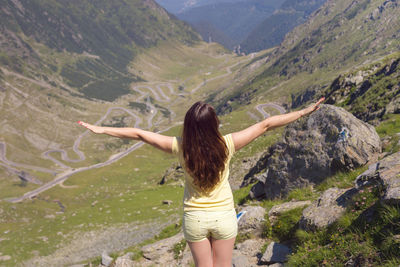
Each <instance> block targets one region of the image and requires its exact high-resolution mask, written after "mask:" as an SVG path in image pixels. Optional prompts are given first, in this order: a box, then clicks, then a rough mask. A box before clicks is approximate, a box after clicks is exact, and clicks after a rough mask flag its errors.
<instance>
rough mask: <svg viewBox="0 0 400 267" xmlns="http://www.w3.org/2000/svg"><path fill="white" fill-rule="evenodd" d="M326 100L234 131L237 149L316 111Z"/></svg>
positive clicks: (233, 135)
mask: <svg viewBox="0 0 400 267" xmlns="http://www.w3.org/2000/svg"><path fill="white" fill-rule="evenodd" d="M324 100H325V98H321V99H320V100H319V101H318V102H317V103H315V104H313V105H311V106H309V107H308V108H305V109H302V110H299V111H294V112H290V113H287V114H282V115H276V116H272V117H268V118H266V119H265V120H263V121H261V122H259V123H256V124H254V125H252V126H250V127H248V128H246V129H244V130H242V131H239V132H235V133H232V138H233V143H234V144H235V150H239V149H241V148H242V147H244V146H246V145H247V144H249V143H251V142H252V141H253V140H254V139H256V138H257V137H259V136H260V135H262V134H263V133H265V132H266V131H269V130H272V129H275V128H278V127H281V126H285V125H287V124H289V123H291V122H293V121H295V120H297V119H299V118H301V117H303V116H306V115H308V114H310V113H312V112H314V111H316V110H317V109H319V105H320V104H321V103H322V102H323V101H324Z"/></svg>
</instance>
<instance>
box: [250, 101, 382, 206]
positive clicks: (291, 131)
mask: <svg viewBox="0 0 400 267" xmlns="http://www.w3.org/2000/svg"><path fill="white" fill-rule="evenodd" d="M283 136H284V138H283V141H281V142H278V143H276V144H275V145H273V146H272V147H271V148H270V149H269V151H268V153H266V154H265V155H264V156H263V157H262V158H261V159H260V161H259V162H258V163H257V164H256V166H255V167H253V168H252V169H251V170H250V172H249V174H248V175H247V176H246V177H245V181H244V182H243V185H245V184H247V183H249V182H252V181H257V180H258V181H259V182H258V184H256V185H255V186H253V188H252V190H251V192H252V193H251V194H250V196H253V197H254V196H255V197H258V198H259V197H264V198H267V199H274V198H279V197H284V196H286V195H287V194H288V192H289V191H290V190H292V189H294V188H299V187H305V186H309V185H315V184H319V183H320V182H322V181H323V180H324V179H325V178H326V177H328V176H331V175H333V174H335V173H336V172H339V171H350V170H353V169H355V168H357V167H360V166H363V165H365V164H367V163H368V162H369V161H372V160H376V159H377V157H378V155H379V153H380V151H381V141H380V138H379V136H378V134H377V133H376V131H375V128H374V127H373V126H371V125H369V124H367V123H365V122H363V121H361V120H359V119H357V118H356V117H354V116H353V115H352V114H350V113H349V112H347V111H345V110H344V109H343V108H339V107H335V106H331V105H321V108H320V109H319V110H318V111H316V112H314V113H313V114H311V115H310V116H308V117H306V118H303V119H300V120H298V121H296V122H294V123H292V124H291V125H289V126H288V127H287V128H286V129H285V132H284V134H283ZM257 173H258V175H255V174H257Z"/></svg>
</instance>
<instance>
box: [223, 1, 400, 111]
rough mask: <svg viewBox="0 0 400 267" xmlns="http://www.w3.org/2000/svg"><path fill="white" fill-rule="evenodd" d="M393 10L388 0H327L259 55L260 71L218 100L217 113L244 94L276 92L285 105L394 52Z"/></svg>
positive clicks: (254, 95)
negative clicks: (263, 54) (356, 68)
mask: <svg viewBox="0 0 400 267" xmlns="http://www.w3.org/2000/svg"><path fill="white" fill-rule="evenodd" d="M398 12H399V6H398V5H397V4H396V3H395V2H391V1H381V0H375V1H361V2H357V3H355V2H354V3H351V2H349V1H345V0H343V1H327V2H326V3H325V4H324V5H323V6H322V7H321V8H320V9H319V10H318V11H316V12H315V13H313V15H312V16H311V17H310V18H309V20H308V21H307V22H306V23H304V24H303V25H300V26H298V27H297V28H295V29H294V30H293V31H292V32H291V33H289V34H288V35H287V36H286V38H285V40H284V41H283V42H282V44H281V45H280V46H279V47H277V48H276V49H275V50H274V52H273V53H272V54H269V55H267V56H266V57H265V58H264V60H263V65H262V66H263V67H262V68H263V69H264V70H263V71H262V73H259V74H256V75H255V77H253V78H252V79H250V81H249V82H248V83H247V84H244V85H239V86H237V87H236V88H235V89H234V93H233V94H231V95H230V96H227V97H224V98H223V99H222V100H221V101H220V103H221V104H220V105H218V106H219V111H220V112H225V111H227V110H231V109H232V108H233V109H234V108H235V107H234V106H235V103H239V102H240V99H241V97H243V96H244V95H245V94H247V96H246V97H247V98H248V99H254V100H253V101H256V100H255V99H258V98H259V97H262V96H263V95H266V94H268V95H269V97H277V95H279V97H280V99H278V98H277V100H280V101H282V102H286V103H288V102H290V95H291V94H293V93H299V92H305V91H306V90H307V89H312V88H315V87H324V86H328V85H329V84H330V82H331V81H332V80H333V79H335V78H336V77H337V76H338V75H339V74H341V73H344V72H347V71H349V70H350V69H353V68H355V67H361V66H362V65H363V64H369V63H371V62H375V61H376V60H379V59H381V58H382V57H384V56H387V55H389V54H391V53H394V52H396V51H398V48H399V45H400V43H399V40H400V38H399V31H398V30H399V28H400V21H399V19H398V15H397V14H398ZM255 60H256V59H255ZM257 60H258V61H261V60H262V59H257ZM288 92H291V93H288ZM277 93H279V94H277ZM227 101H231V102H232V104H231V106H232V107H231V108H229V107H227V106H226V105H225V103H226V102H227Z"/></svg>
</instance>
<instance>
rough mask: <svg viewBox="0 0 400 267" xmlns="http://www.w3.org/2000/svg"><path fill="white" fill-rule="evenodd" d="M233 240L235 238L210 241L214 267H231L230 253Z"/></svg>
mask: <svg viewBox="0 0 400 267" xmlns="http://www.w3.org/2000/svg"><path fill="white" fill-rule="evenodd" d="M235 239H236V237H233V238H231V239H226V240H224V239H219V240H218V239H214V238H213V239H211V247H212V256H213V266H214V267H232V253H233V246H234V245H235ZM210 266H211V265H210Z"/></svg>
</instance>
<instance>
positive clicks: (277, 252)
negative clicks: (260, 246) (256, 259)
mask: <svg viewBox="0 0 400 267" xmlns="http://www.w3.org/2000/svg"><path fill="white" fill-rule="evenodd" d="M290 253H291V250H290V248H288V247H287V246H285V245H282V244H279V243H275V242H271V243H270V244H269V245H268V247H267V249H266V250H265V253H264V254H263V256H262V257H261V260H260V262H261V263H267V264H270V263H277V262H286V261H287V256H288V255H289V254H290Z"/></svg>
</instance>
